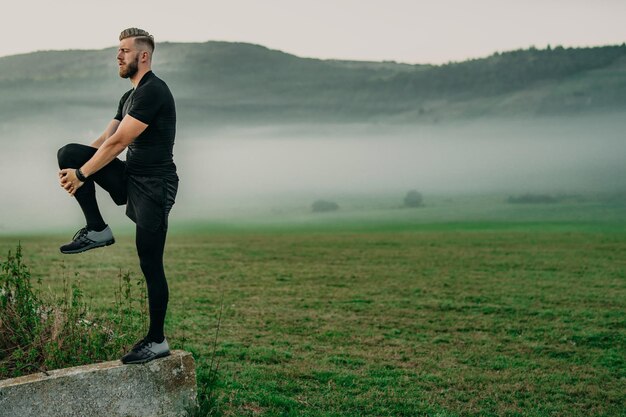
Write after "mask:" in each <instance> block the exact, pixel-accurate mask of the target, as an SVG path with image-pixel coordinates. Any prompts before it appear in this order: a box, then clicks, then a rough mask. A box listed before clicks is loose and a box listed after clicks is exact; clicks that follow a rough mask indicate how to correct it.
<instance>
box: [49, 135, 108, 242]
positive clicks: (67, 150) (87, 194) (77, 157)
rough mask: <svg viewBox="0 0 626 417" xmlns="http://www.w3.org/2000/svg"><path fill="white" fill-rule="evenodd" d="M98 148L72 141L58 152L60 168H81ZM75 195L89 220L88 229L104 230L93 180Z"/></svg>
mask: <svg viewBox="0 0 626 417" xmlns="http://www.w3.org/2000/svg"><path fill="white" fill-rule="evenodd" d="M96 150H97V149H96V148H92V147H91V146H85V145H80V144H77V143H72V144H69V145H65V146H64V147H62V148H61V149H59V152H58V153H57V159H58V162H59V168H60V169H65V168H80V167H81V166H83V165H84V164H85V162H87V161H88V160H89V159H90V158H91V157H92V156H93V154H95V153H96ZM74 197H75V198H76V201H78V204H79V205H80V208H81V209H82V210H83V214H84V215H85V220H86V222H87V229H88V230H95V231H97V232H99V231H101V230H104V228H105V227H106V223H105V222H104V219H103V218H102V214H100V209H99V208H98V202H97V201H96V187H95V185H94V183H93V181H87V182H86V183H84V184H83V186H82V187H80V188H79V189H78V190H76V193H74Z"/></svg>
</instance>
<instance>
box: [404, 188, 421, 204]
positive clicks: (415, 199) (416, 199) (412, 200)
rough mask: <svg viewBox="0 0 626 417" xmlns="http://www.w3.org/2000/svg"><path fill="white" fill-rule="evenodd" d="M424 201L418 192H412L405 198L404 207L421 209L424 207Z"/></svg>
mask: <svg viewBox="0 0 626 417" xmlns="http://www.w3.org/2000/svg"><path fill="white" fill-rule="evenodd" d="M423 200H424V199H423V198H422V195H421V194H420V193H418V192H417V190H411V191H409V192H407V193H406V196H405V197H404V205H405V206H406V207H419V206H421V205H422V202H423Z"/></svg>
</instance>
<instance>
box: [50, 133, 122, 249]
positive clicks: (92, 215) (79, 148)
mask: <svg viewBox="0 0 626 417" xmlns="http://www.w3.org/2000/svg"><path fill="white" fill-rule="evenodd" d="M96 151H97V149H96V148H93V147H91V146H86V145H81V144H77V143H72V144H69V145H66V146H64V147H62V148H61V149H59V152H58V154H57V158H58V162H59V168H61V169H64V168H80V167H81V166H82V165H83V164H85V162H87V161H88V160H89V159H91V157H92V156H93V155H94V154H95V153H96ZM94 181H95V182H97V183H98V184H99V185H100V186H102V187H103V188H104V189H105V190H107V191H108V192H109V194H110V195H111V197H112V198H113V200H114V201H115V203H116V204H118V205H121V204H124V203H125V202H126V167H125V164H124V163H123V162H122V161H120V160H119V159H117V158H116V159H114V160H113V161H112V162H111V163H109V164H108V165H107V166H105V167H103V168H102V169H101V170H100V171H98V172H96V173H95V174H94V175H92V176H90V177H89V179H88V180H87V181H86V182H85V183H84V184H83V186H82V187H80V188H79V189H78V190H76V193H75V194H74V197H75V198H76V201H78V203H79V205H80V207H81V209H82V211H83V214H84V215H85V220H86V222H87V226H86V227H85V228H83V229H81V230H79V231H78V232H77V233H76V235H74V238H73V240H72V242H70V243H68V244H67V245H63V246H62V247H61V252H63V253H80V252H84V251H86V250H89V249H93V248H97V247H101V246H106V245H110V244H112V243H114V242H115V239H114V238H113V234H112V232H111V229H110V228H109V227H108V226H107V224H106V223H105V222H104V219H103V218H102V215H101V214H100V209H99V208H98V202H97V200H96V189H95V185H94Z"/></svg>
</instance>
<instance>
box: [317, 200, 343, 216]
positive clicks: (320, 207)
mask: <svg viewBox="0 0 626 417" xmlns="http://www.w3.org/2000/svg"><path fill="white" fill-rule="evenodd" d="M311 208H312V209H313V212H315V213H319V212H325V211H336V210H339V204H337V203H335V202H333V201H326V200H317V201H316V202H314V203H313V205H312V206H311Z"/></svg>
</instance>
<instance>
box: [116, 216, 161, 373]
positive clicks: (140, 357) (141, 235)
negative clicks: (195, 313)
mask: <svg viewBox="0 0 626 417" xmlns="http://www.w3.org/2000/svg"><path fill="white" fill-rule="evenodd" d="M166 235H167V229H166V228H160V229H159V230H157V231H151V230H148V229H144V228H142V227H140V226H137V235H136V237H135V242H136V245H137V254H138V255H139V265H140V266H141V271H142V272H143V274H144V277H145V278H146V285H147V287H148V305H149V309H150V329H149V330H148V334H147V335H146V337H144V338H143V339H142V340H141V341H139V342H138V343H137V344H136V345H135V346H133V348H132V349H131V350H130V352H128V353H127V354H126V355H124V356H123V357H122V363H126V364H128V363H144V362H147V361H150V360H152V359H156V358H160V357H163V356H167V355H169V354H170V348H169V344H168V343H167V339H166V338H165V334H164V325H165V314H166V313H167V303H168V301H169V289H168V286H167V280H166V278H165V271H164V268H163V252H164V250H165V237H166Z"/></svg>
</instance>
